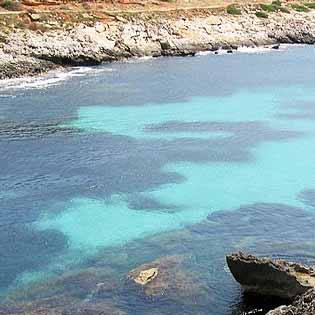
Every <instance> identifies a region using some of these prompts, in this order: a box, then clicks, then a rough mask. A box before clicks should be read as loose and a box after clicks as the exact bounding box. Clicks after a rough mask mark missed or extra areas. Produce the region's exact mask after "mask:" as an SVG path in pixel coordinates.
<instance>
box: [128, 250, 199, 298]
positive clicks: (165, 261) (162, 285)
mask: <svg viewBox="0 0 315 315" xmlns="http://www.w3.org/2000/svg"><path fill="white" fill-rule="evenodd" d="M182 262H183V258H182V257H179V256H168V257H162V258H159V259H157V260H154V261H152V262H150V263H147V264H143V265H141V266H139V267H137V268H136V269H134V270H132V271H130V272H129V274H128V279H129V280H131V281H132V282H134V283H135V284H136V285H138V286H141V288H143V292H144V294H145V295H146V296H149V297H159V296H167V297H170V298H179V297H187V296H193V295H194V294H196V295H200V287H199V285H197V284H196V281H194V279H193V277H192V275H191V274H189V273H188V272H186V271H185V270H184V269H183V267H182Z"/></svg>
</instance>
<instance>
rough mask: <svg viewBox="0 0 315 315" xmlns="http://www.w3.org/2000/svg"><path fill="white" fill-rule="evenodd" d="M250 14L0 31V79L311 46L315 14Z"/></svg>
mask: <svg viewBox="0 0 315 315" xmlns="http://www.w3.org/2000/svg"><path fill="white" fill-rule="evenodd" d="M254 12H255V11H252V10H251V8H250V7H249V8H244V10H243V13H242V15H240V16H232V15H227V14H223V13H221V15H218V14H217V13H216V14H214V13H211V11H210V10H199V11H196V12H193V13H190V14H187V13H184V12H182V13H177V14H176V17H174V15H169V16H168V15H160V16H159V15H157V16H156V17H154V19H153V18H148V17H147V16H146V14H145V13H143V14H138V15H135V16H133V17H132V18H129V19H125V18H122V17H116V18H115V19H111V20H108V21H107V22H100V21H99V22H96V23H95V24H94V25H93V26H91V25H84V24H79V25H74V26H73V27H72V28H67V29H58V30H54V31H53V30H48V31H45V32H41V31H31V30H25V29H23V30H15V31H14V32H3V33H1V31H0V54H1V58H0V60H1V62H0V73H1V77H0V78H2V79H3V78H6V77H18V76H21V75H23V74H36V73H38V72H42V71H46V70H49V69H51V68H53V67H54V66H55V65H95V64H99V63H101V62H108V61H114V60H121V59H125V58H131V57H142V56H154V57H156V56H173V55H181V56H182V55H194V54H195V53H196V52H198V51H205V50H217V49H219V48H224V49H227V50H231V49H235V48H237V47H238V46H258V45H271V44H277V43H308V44H312V43H314V42H315V11H310V12H307V13H301V12H294V11H291V12H290V14H288V13H281V12H273V13H270V14H269V18H268V19H260V18H258V17H256V15H255V14H254ZM36 19H38V16H36ZM34 23H40V22H34ZM43 26H45V25H43ZM2 57H3V58H2ZM17 65H21V67H19V66H17Z"/></svg>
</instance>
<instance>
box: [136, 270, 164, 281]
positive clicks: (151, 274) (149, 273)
mask: <svg viewBox="0 0 315 315" xmlns="http://www.w3.org/2000/svg"><path fill="white" fill-rule="evenodd" d="M158 273H159V269H158V268H150V269H147V270H142V271H140V273H139V274H138V276H137V277H135V278H134V281H135V282H136V283H138V284H141V285H146V284H147V283H149V282H150V281H152V280H153V279H154V278H155V277H156V276H157V275H158Z"/></svg>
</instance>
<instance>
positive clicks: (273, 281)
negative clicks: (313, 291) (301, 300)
mask: <svg viewBox="0 0 315 315" xmlns="http://www.w3.org/2000/svg"><path fill="white" fill-rule="evenodd" d="M226 260H227V264H228V266H229V268H230V270H231V273H232V274H233V276H234V278H235V279H236V280H237V281H238V282H239V283H240V284H241V285H242V287H243V289H244V290H245V291H247V292H251V293H256V294H261V295H270V296H276V297H280V298H284V299H290V300H291V299H293V298H295V297H296V296H297V295H300V294H303V293H305V292H306V291H307V290H309V289H310V288H313V287H315V270H314V269H313V268H310V267H306V266H303V265H300V264H296V263H289V262H286V261H283V260H271V259H268V258H257V257H255V256H252V255H245V254H243V253H236V254H232V255H228V256H227V257H226Z"/></svg>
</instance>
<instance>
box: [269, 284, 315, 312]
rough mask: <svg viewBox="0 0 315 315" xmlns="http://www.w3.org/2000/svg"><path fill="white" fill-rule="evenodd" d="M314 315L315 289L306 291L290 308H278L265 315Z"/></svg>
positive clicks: (284, 306)
mask: <svg viewBox="0 0 315 315" xmlns="http://www.w3.org/2000/svg"><path fill="white" fill-rule="evenodd" d="M314 314H315V289H310V290H308V291H307V292H306V293H305V294H303V295H302V296H299V297H298V298H296V299H295V300H294V302H293V303H292V305H290V306H286V305H283V306H280V307H278V308H276V309H275V310H272V311H270V312H268V313H267V315H314Z"/></svg>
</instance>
